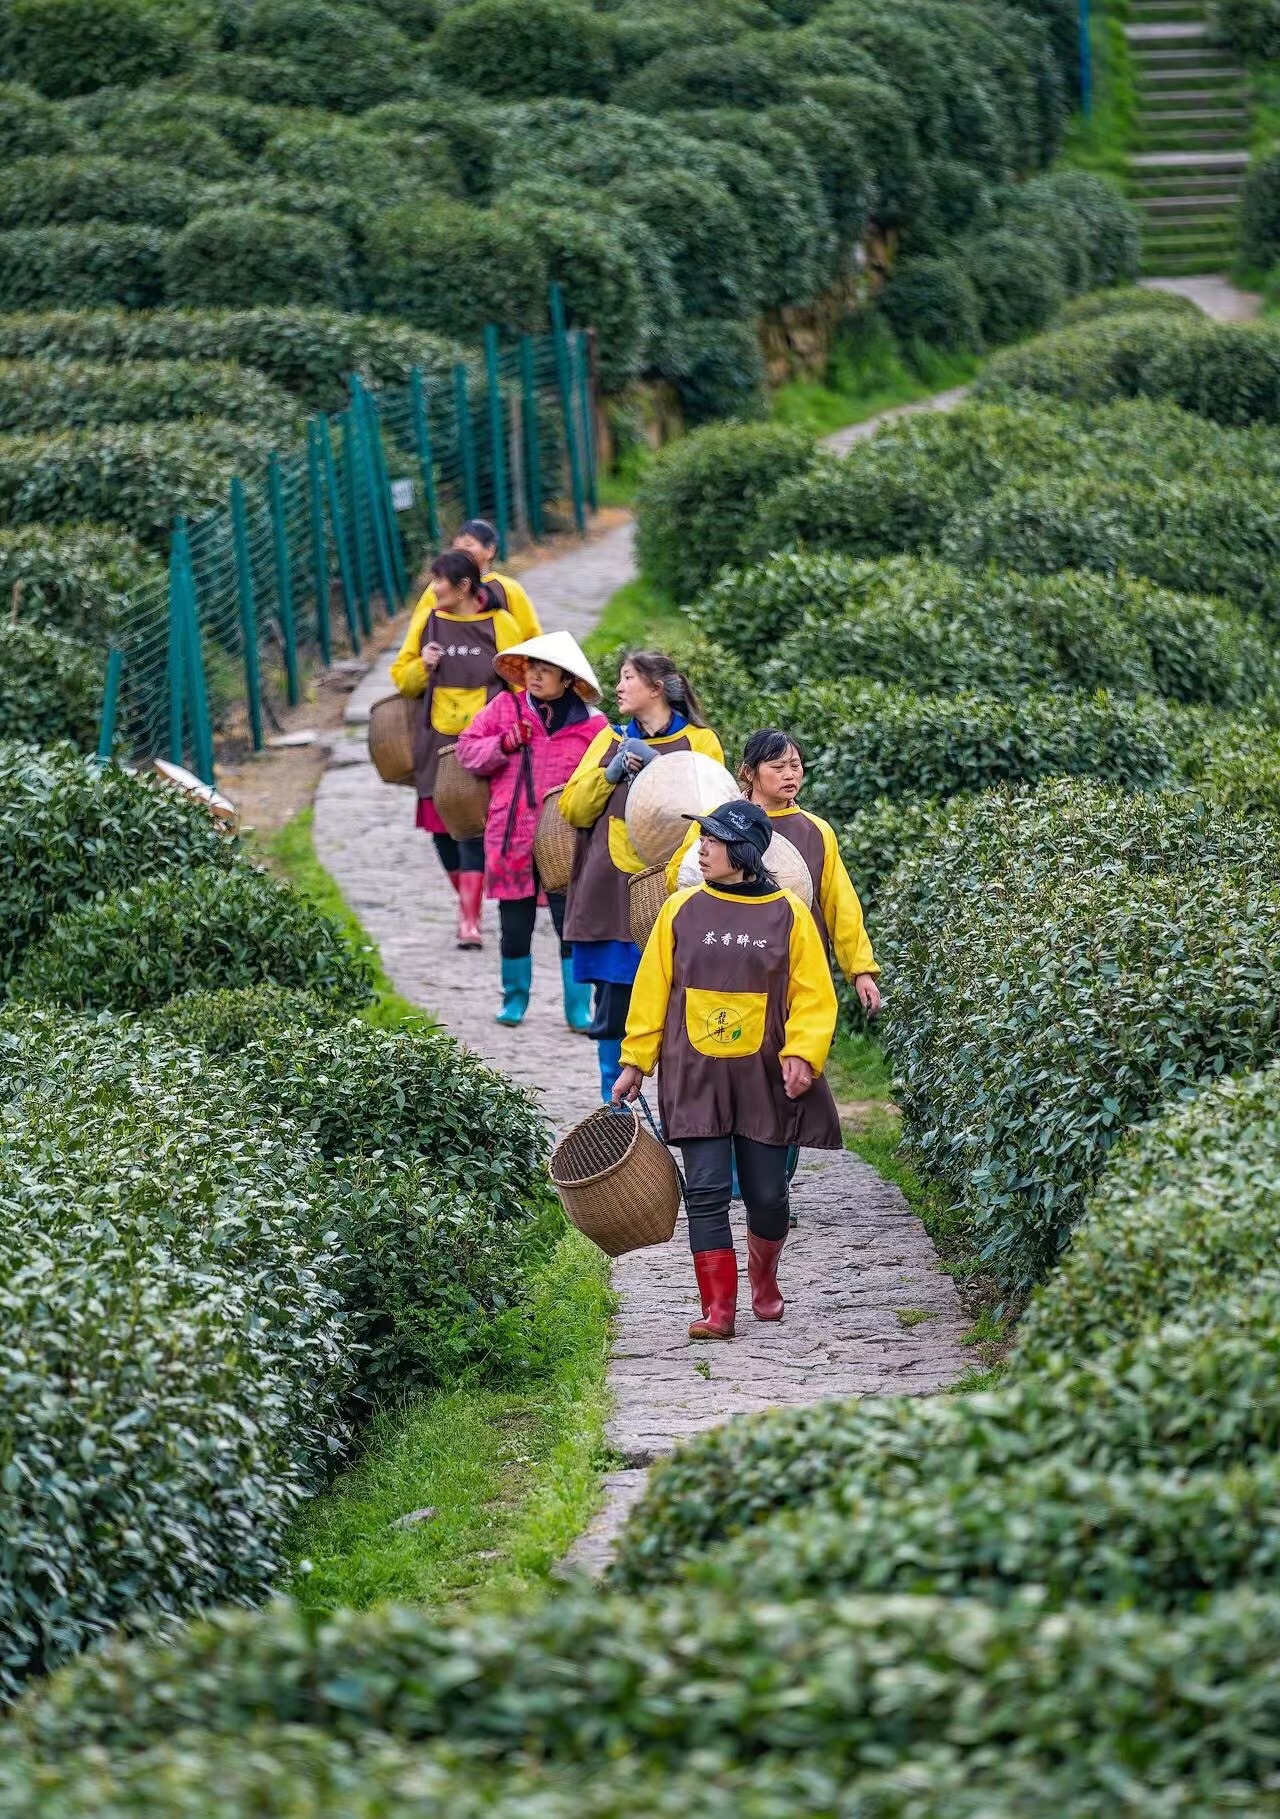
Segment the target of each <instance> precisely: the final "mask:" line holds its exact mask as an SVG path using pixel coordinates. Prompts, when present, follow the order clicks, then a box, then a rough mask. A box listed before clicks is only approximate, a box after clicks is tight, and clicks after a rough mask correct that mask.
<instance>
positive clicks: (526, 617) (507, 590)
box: [485, 573, 542, 644]
mask: <svg viewBox="0 0 1280 1819" xmlns="http://www.w3.org/2000/svg"><path fill="white" fill-rule="evenodd" d="M485 579H486V580H488V576H487V575H486V576H485ZM494 580H495V581H500V582H501V583H502V591H503V593H504V594H505V595H506V596H507V611H508V612H509V613H510V614H511V617H512V618H513V619H514V620H515V622H516V624H517V625H518V626H519V628H520V636H519V637H518V638H517V639H516V640H515V642H516V643H517V644H523V643H524V641H525V639H526V638H537V637H538V636H539V635H540V634H541V631H542V622H541V620H540V619H539V618H538V613H537V608H536V607H535V606H534V604H533V601H532V600H530V598H529V596H528V594H526V592H525V591H524V589H523V588H522V587H521V585H520V583H519V582H518V581H513V580H512V579H511V577H510V575H499V574H497V573H495V574H494Z"/></svg>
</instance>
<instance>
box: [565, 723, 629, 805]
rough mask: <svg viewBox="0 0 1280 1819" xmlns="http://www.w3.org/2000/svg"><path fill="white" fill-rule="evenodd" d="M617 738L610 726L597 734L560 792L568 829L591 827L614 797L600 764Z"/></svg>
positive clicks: (610, 784)
mask: <svg viewBox="0 0 1280 1819" xmlns="http://www.w3.org/2000/svg"><path fill="white" fill-rule="evenodd" d="M616 739H617V734H616V733H615V732H614V730H613V728H612V727H611V726H606V727H605V729H604V731H603V732H602V733H597V734H596V736H595V738H594V739H593V740H592V741H591V743H590V745H589V746H588V747H587V749H586V751H585V752H583V754H582V757H581V759H580V760H579V763H578V768H577V770H576V771H575V772H574V773H573V775H572V777H570V779H569V781H568V782H567V783H566V784H565V786H564V788H563V789H562V790H561V792H560V813H561V814H562V815H563V816H564V818H565V820H566V821H567V822H568V823H569V826H570V827H594V826H595V824H596V822H597V821H598V820H599V819H600V816H601V815H602V814H603V812H604V805H605V803H606V802H607V801H608V800H609V798H610V796H611V795H612V794H613V785H612V783H610V781H609V779H608V778H607V777H606V776H605V774H604V771H603V769H602V768H601V764H600V760H601V758H602V757H603V756H604V754H605V752H606V751H607V750H608V748H609V745H610V743H611V742H612V741H615V740H616Z"/></svg>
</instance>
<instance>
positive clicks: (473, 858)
mask: <svg viewBox="0 0 1280 1819" xmlns="http://www.w3.org/2000/svg"><path fill="white" fill-rule="evenodd" d="M431 838H432V839H433V840H434V841H435V843H436V851H437V853H439V855H440V863H441V865H443V867H444V869H445V870H446V871H447V872H482V871H483V870H484V835H483V834H477V835H476V836H475V838H474V839H473V840H455V839H454V837H453V835H452V834H432V836H431Z"/></svg>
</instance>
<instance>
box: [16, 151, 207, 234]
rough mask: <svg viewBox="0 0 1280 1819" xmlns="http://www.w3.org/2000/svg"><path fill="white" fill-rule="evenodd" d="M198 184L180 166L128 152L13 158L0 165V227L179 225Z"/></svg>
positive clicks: (194, 203)
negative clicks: (138, 159)
mask: <svg viewBox="0 0 1280 1819" xmlns="http://www.w3.org/2000/svg"><path fill="white" fill-rule="evenodd" d="M199 193H200V186H199V184H198V183H196V182H195V181H194V180H193V179H192V178H191V177H189V176H187V175H186V174H185V173H184V172H182V171H177V170H172V169H166V168H164V167H163V166H161V167H159V168H157V166H156V165H155V164H154V163H139V162H136V161H132V160H130V159H127V158H101V157H97V158H89V157H75V156H72V157H55V158H49V157H36V158H18V159H16V160H15V161H14V162H13V163H12V164H11V165H9V166H8V167H7V169H5V170H3V171H0V227H2V228H6V229H7V228H14V227H63V226H66V225H68V224H69V223H72V222H89V221H97V222H103V221H118V222H125V223H132V224H136V225H138V226H142V227H167V228H175V227H181V226H182V224H183V222H185V221H186V220H187V219H188V217H189V216H190V215H191V213H192V211H193V209H194V208H195V207H196V206H197V198H198V196H199Z"/></svg>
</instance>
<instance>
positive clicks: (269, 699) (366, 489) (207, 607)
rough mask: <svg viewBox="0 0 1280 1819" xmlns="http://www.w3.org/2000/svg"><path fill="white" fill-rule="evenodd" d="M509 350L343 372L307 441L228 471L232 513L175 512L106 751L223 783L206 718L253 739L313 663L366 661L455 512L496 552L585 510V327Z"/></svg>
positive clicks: (132, 627)
mask: <svg viewBox="0 0 1280 1819" xmlns="http://www.w3.org/2000/svg"><path fill="white" fill-rule="evenodd" d="M551 320H552V324H553V326H552V330H551V332H550V333H549V334H544V335H522V336H520V337H519V339H518V340H516V341H515V342H508V343H506V344H505V345H504V343H503V341H502V338H501V335H500V332H499V330H498V329H496V328H493V327H491V328H489V329H487V330H486V331H485V336H484V357H483V361H482V362H477V363H475V364H472V365H458V366H456V367H455V368H454V369H453V371H452V373H451V374H450V375H449V376H448V377H447V379H441V378H439V377H428V376H427V375H425V374H424V373H423V372H421V371H420V370H418V369H417V368H415V369H414V370H413V371H412V373H411V374H410V376H409V383H408V384H407V385H403V386H396V387H387V388H384V389H383V390H381V391H378V392H376V393H375V392H373V391H371V390H370V389H369V388H368V387H366V386H365V385H363V384H362V383H361V381H360V380H359V378H357V377H354V376H353V377H352V378H351V380H350V381H349V394H350V396H349V402H348V404H347V407H346V409H345V410H343V411H342V412H340V413H338V414H336V415H324V414H321V415H318V416H316V417H313V418H311V419H310V420H309V422H308V424H307V429H306V441H305V446H303V447H301V448H294V449H290V450H279V451H276V452H275V453H273V454H272V455H271V456H270V458H269V459H268V461H267V463H266V465H265V468H264V469H263V470H262V471H259V472H255V473H252V474H237V475H235V476H234V477H233V478H232V479H231V481H230V485H229V489H228V499H227V505H226V507H225V509H220V510H218V511H216V512H213V513H211V514H210V515H209V516H208V517H206V518H204V519H201V520H200V521H199V522H198V523H195V524H191V525H188V524H187V522H186V520H185V519H184V518H181V517H179V518H177V519H175V522H174V527H173V536H172V541H171V545H170V557H169V574H168V582H167V585H164V586H159V587H156V588H155V589H153V590H152V591H151V592H149V593H148V594H146V595H143V596H139V597H138V598H136V599H134V600H133V601H132V602H131V610H130V611H129V612H128V613H127V614H126V615H125V616H124V618H123V621H122V623H121V625H120V628H119V629H118V631H117V632H116V634H115V635H114V637H113V641H112V646H111V649H110V651H109V653H108V661H107V669H106V678H105V685H104V692H103V713H102V725H101V737H100V741H99V755H100V756H102V757H104V758H105V757H108V756H110V755H112V754H115V755H117V756H125V757H128V758H132V759H135V760H142V759H148V758H156V757H162V756H163V757H167V758H169V759H171V760H172V761H173V762H174V763H177V764H183V765H186V766H188V767H189V768H190V769H192V770H194V771H195V772H196V773H197V774H198V775H199V776H200V777H201V778H202V779H203V780H204V781H205V782H206V783H212V782H213V780H214V731H215V728H226V727H228V726H234V727H235V728H236V729H237V730H243V732H244V734H245V735H246V736H247V738H248V740H249V742H250V744H251V745H252V746H253V748H254V750H260V749H261V748H262V746H263V744H264V742H265V738H266V734H267V730H268V724H269V723H270V722H271V721H273V720H274V719H275V717H276V715H277V713H278V711H279V709H280V707H281V706H282V705H283V704H286V703H287V704H289V705H296V704H297V703H298V702H299V701H300V700H301V698H302V690H303V686H304V682H305V678H306V675H307V674H308V672H309V671H310V670H311V669H313V668H315V667H316V666H317V665H327V664H329V663H330V662H332V661H333V660H334V657H335V655H337V654H339V653H341V652H344V651H345V652H349V653H350V654H352V655H354V656H358V655H359V654H360V651H361V648H362V645H363V642H364V640H365V639H367V638H368V637H369V636H370V635H371V633H372V630H373V624H374V618H375V615H377V614H379V613H381V614H385V615H387V616H391V615H393V614H394V613H395V612H397V611H398V610H399V609H400V608H401V607H402V606H403V605H404V604H405V601H406V599H407V596H408V592H409V588H410V585H411V583H412V580H413V577H414V575H415V574H416V572H417V571H418V569H419V567H420V565H421V562H422V560H423V558H424V557H425V556H427V555H429V554H430V553H432V552H433V551H435V550H437V549H439V548H440V547H441V546H442V544H444V543H445V542H446V541H447V540H448V538H449V537H450V536H451V535H452V533H453V532H454V531H455V530H456V528H457V526H458V525H459V523H461V522H462V521H463V520H464V519H466V518H474V517H485V518H488V519H490V520H491V521H492V523H493V524H494V526H495V528H496V530H497V532H498V552H499V559H501V558H503V557H505V556H506V554H507V552H508V549H509V548H511V547H513V546H514V545H516V544H518V543H521V542H525V541H528V540H530V539H537V538H539V537H541V536H542V535H544V533H545V532H546V531H547V530H548V529H549V528H551V527H552V526H553V525H554V524H560V523H567V522H569V521H572V523H573V524H574V526H575V527H576V528H577V529H578V530H579V531H582V530H583V529H584V528H585V524H586V515H587V513H588V511H590V510H592V509H593V508H594V507H595V505H596V503H597V499H596V484H597V463H596V449H595V435H594V405H593V397H592V376H591V373H592V361H591V347H590V340H589V337H588V335H587V334H586V333H585V332H584V331H582V330H570V329H568V328H567V327H566V325H565V320H564V308H563V301H562V298H561V296H560V292H559V288H558V287H553V289H552V297H551Z"/></svg>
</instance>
